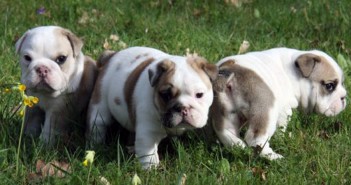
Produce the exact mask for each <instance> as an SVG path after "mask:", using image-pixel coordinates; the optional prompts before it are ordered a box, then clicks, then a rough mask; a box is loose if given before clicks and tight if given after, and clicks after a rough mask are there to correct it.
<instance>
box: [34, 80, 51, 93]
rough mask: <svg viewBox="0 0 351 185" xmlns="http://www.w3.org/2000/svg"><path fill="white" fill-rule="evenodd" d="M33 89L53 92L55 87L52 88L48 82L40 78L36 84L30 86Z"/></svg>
mask: <svg viewBox="0 0 351 185" xmlns="http://www.w3.org/2000/svg"><path fill="white" fill-rule="evenodd" d="M30 89H31V90H33V91H37V92H47V93H51V92H54V91H55V89H54V88H52V87H51V86H50V84H48V83H47V82H46V80H45V79H42V80H40V81H39V82H38V83H37V84H35V85H34V86H33V87H32V88H30Z"/></svg>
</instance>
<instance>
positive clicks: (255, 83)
mask: <svg viewBox="0 0 351 185" xmlns="http://www.w3.org/2000/svg"><path fill="white" fill-rule="evenodd" d="M223 70H225V73H234V77H233V78H231V80H230V81H229V82H227V86H231V90H230V91H229V90H228V89H227V90H226V91H227V92H226V93H227V94H230V95H229V96H231V97H230V98H231V99H232V101H233V102H232V103H234V104H235V105H236V106H238V102H236V101H235V98H236V97H241V98H242V99H243V100H244V101H245V102H247V103H248V104H249V107H248V110H242V108H241V109H238V110H224V105H223V104H222V103H221V102H220V100H218V99H217V98H218V96H216V95H215V99H214V104H213V106H212V108H211V109H212V114H214V116H215V117H217V116H219V118H217V119H219V120H218V122H216V123H213V124H215V125H214V127H215V128H217V129H219V130H221V129H224V128H223V125H218V123H221V122H220V121H221V120H220V119H221V118H220V117H222V116H227V115H226V114H225V112H227V113H230V112H231V111H234V112H235V113H237V114H239V118H240V121H245V120H247V122H248V125H249V129H250V130H251V131H252V132H253V133H254V136H255V137H257V136H259V135H262V134H264V133H266V131H267V126H268V121H269V112H268V111H269V109H270V107H272V106H273V102H274V95H273V92H272V91H271V90H270V88H269V87H268V86H267V84H266V83H265V82H264V81H263V80H262V79H261V77H259V76H258V75H257V74H256V73H255V72H254V71H252V70H250V69H247V68H244V67H242V66H240V65H236V64H231V65H225V66H221V67H220V69H219V71H220V72H219V73H221V71H223ZM215 94H216V93H215ZM213 109H214V110H213ZM243 111H248V115H246V117H243V115H244V112H243ZM216 114H217V115H216ZM240 124H244V123H240Z"/></svg>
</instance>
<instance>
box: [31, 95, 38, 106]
mask: <svg viewBox="0 0 351 185" xmlns="http://www.w3.org/2000/svg"><path fill="white" fill-rule="evenodd" d="M30 98H31V101H32V102H33V103H34V104H37V103H38V102H39V98H37V97H35V96H30Z"/></svg>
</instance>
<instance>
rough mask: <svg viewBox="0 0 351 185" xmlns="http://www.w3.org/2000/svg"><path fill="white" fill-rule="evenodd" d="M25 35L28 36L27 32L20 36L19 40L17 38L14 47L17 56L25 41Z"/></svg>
mask: <svg viewBox="0 0 351 185" xmlns="http://www.w3.org/2000/svg"><path fill="white" fill-rule="evenodd" d="M27 35H28V32H26V33H25V34H24V35H22V37H21V38H19V39H18V40H17V42H16V45H15V47H16V53H17V54H19V52H20V51H21V49H22V45H23V43H24V41H25V40H26V38H27Z"/></svg>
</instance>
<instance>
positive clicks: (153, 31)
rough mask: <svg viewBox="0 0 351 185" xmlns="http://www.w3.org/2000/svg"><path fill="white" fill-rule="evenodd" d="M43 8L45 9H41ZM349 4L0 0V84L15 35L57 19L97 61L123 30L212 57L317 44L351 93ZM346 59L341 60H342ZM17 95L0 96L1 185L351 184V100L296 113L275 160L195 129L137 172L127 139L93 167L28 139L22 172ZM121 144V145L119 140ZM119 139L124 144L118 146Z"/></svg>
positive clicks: (11, 79)
mask: <svg viewBox="0 0 351 185" xmlns="http://www.w3.org/2000/svg"><path fill="white" fill-rule="evenodd" d="M41 7H43V8H44V9H45V13H44V14H38V13H37V10H38V9H39V8H41ZM350 8H351V2H350V1H348V0H339V1H328V0H309V1H302V0H301V1H294V0H284V1H268V0H260V1H258V0H252V1H251V2H249V3H244V4H242V6H241V7H239V8H237V7H235V6H232V5H228V4H226V3H224V0H202V1H200V0H194V1H186V0H178V1H175V0H170V1H165V0H164V1H162V0H158V1H157V0H153V1H143V0H134V1H128V0H109V1H93V0H76V1H68V0H62V1H52V0H39V1H34V0H29V1H22V0H12V1H9V0H7V1H6V0H5V1H0V13H1V16H0V19H1V20H0V34H1V40H0V51H1V55H0V61H1V68H0V74H1V75H0V85H1V86H2V87H3V85H4V84H13V83H16V82H18V81H19V78H20V68H19V65H18V59H17V56H16V54H15V49H14V43H15V41H16V40H17V39H18V38H19V37H20V36H21V35H22V34H23V33H24V32H25V31H26V30H27V29H29V28H32V27H35V26H40V25H60V26H62V27H65V28H68V29H70V30H72V31H73V32H74V33H76V34H77V35H78V36H80V37H81V38H82V39H83V40H84V43H85V45H84V48H83V49H84V53H85V54H86V55H90V56H92V57H93V58H97V57H98V56H99V54H100V53H101V52H102V51H103V50H104V48H103V44H104V43H105V40H106V41H108V42H109V46H110V49H115V50H118V49H121V48H122V47H121V44H120V43H121V42H112V41H111V40H109V36H110V35H111V34H116V35H118V36H119V38H120V40H121V41H123V42H124V43H126V44H127V45H128V46H137V45H144V46H150V47H155V48H159V49H161V50H164V51H166V52H169V53H173V54H177V55H184V54H185V52H186V50H187V48H189V50H190V51H196V52H197V53H199V54H200V55H202V56H204V57H206V58H207V59H208V60H209V61H211V62H213V63H214V62H216V61H218V60H219V59H220V58H222V57H224V56H228V55H232V54H235V53H237V51H238V48H239V45H240V43H241V42H242V41H243V40H248V41H249V42H250V44H251V47H250V50H263V49H268V48H272V47H279V46H286V47H292V48H299V49H312V48H317V49H320V50H323V51H326V52H327V53H329V54H330V55H332V56H333V57H334V58H338V61H339V62H340V65H341V66H342V68H343V69H344V71H345V78H346V82H345V83H346V86H347V89H348V90H350V87H351V86H350V85H351V84H350V81H349V77H350V75H351V71H350V70H351V66H350V65H351V64H350V54H351V53H350V52H351V34H350V29H349V28H350V26H351V25H350V19H351V13H350ZM341 60H342V61H341ZM19 101H20V97H19V96H17V95H16V94H4V93H1V94H0V135H1V137H0V182H1V183H2V184H27V183H39V184H86V183H87V182H86V181H87V176H88V174H90V181H89V183H90V184H100V180H99V179H100V176H103V177H105V178H106V179H108V181H109V182H111V184H132V178H133V176H134V174H135V173H137V174H138V176H139V177H140V179H141V180H142V184H181V183H179V182H181V177H182V175H183V174H186V184H350V183H351V139H350V138H351V137H350V134H351V127H350V125H349V120H350V117H351V113H350V108H349V107H350V106H348V107H347V108H346V110H345V111H344V112H343V113H341V114H340V115H339V116H337V117H334V118H327V117H324V116H316V115H312V116H306V115H303V114H301V113H299V112H297V111H296V112H295V114H294V116H293V117H292V120H291V122H290V123H289V125H288V130H287V132H286V133H284V134H275V136H274V138H273V139H272V142H271V144H272V145H273V148H274V149H275V150H277V151H278V152H279V153H281V154H283V155H284V157H285V158H284V159H283V160H280V161H274V162H269V161H266V160H264V159H262V158H257V157H255V155H254V152H253V151H252V150H250V149H245V150H242V149H238V148H225V147H223V146H221V145H219V144H218V143H215V142H212V143H211V142H206V140H205V137H204V136H203V135H201V134H196V133H192V132H191V133H188V134H186V135H185V136H183V137H181V138H170V139H169V140H168V142H165V143H164V144H162V148H161V149H160V150H161V151H160V155H161V160H162V161H161V165H160V167H159V168H158V169H157V170H151V171H142V170H141V169H140V166H139V165H138V161H137V160H136V159H135V158H134V156H132V155H129V154H127V152H126V149H125V146H124V145H123V144H122V143H123V142H122V140H123V138H118V137H117V136H116V137H115V141H116V142H112V143H110V144H109V145H107V146H104V147H101V148H99V149H98V150H96V159H95V161H94V163H93V166H92V169H91V172H89V168H87V167H84V166H83V165H82V161H83V160H84V152H85V150H86V148H85V147H84V146H81V147H79V148H78V149H76V150H73V151H72V150H70V149H65V148H55V147H53V148H50V149H47V148H45V147H43V145H42V144H41V143H40V142H39V141H38V140H31V139H29V138H25V140H24V142H23V143H22V145H21V153H20V165H19V166H18V168H19V175H15V171H16V166H15V165H16V157H15V156H16V151H17V150H16V149H17V145H18V139H19V133H20V127H21V126H20V124H21V118H20V117H19V116H17V115H16V114H15V115H14V114H13V109H14V108H15V106H16V105H17V104H18V102H19ZM119 139H120V140H121V142H119V141H120V140H119ZM119 143H121V144H119ZM39 159H43V160H45V161H47V162H48V161H52V160H64V161H67V162H68V163H69V164H70V165H71V167H72V172H71V173H69V174H67V175H66V177H65V178H55V177H50V178H45V179H42V180H40V179H37V180H34V181H30V179H29V178H28V175H29V174H30V173H31V172H34V171H35V163H36V161H37V160H39Z"/></svg>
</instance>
